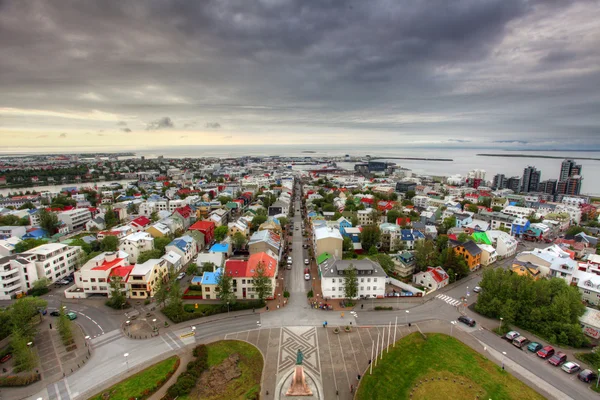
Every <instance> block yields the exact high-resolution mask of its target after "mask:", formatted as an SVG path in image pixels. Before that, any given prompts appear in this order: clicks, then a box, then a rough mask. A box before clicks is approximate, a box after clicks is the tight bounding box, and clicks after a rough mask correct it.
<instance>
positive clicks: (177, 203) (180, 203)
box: [168, 200, 187, 212]
mask: <svg viewBox="0 0 600 400" xmlns="http://www.w3.org/2000/svg"><path fill="white" fill-rule="evenodd" d="M186 205H187V202H186V201H185V200H169V208H168V210H169V211H170V212H173V211H175V209H176V208H179V207H185V206H186Z"/></svg>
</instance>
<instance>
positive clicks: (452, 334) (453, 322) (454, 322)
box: [450, 321, 456, 336]
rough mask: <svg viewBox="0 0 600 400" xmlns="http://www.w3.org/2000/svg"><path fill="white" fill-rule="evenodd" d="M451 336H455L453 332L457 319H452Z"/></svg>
mask: <svg viewBox="0 0 600 400" xmlns="http://www.w3.org/2000/svg"><path fill="white" fill-rule="evenodd" d="M450 324H451V325H450V336H454V333H453V332H452V330H453V328H454V325H456V321H450Z"/></svg>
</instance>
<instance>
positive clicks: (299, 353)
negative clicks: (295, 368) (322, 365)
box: [296, 349, 304, 365]
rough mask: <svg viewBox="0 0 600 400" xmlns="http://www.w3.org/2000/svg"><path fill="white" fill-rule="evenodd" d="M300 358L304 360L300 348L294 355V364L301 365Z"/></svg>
mask: <svg viewBox="0 0 600 400" xmlns="http://www.w3.org/2000/svg"><path fill="white" fill-rule="evenodd" d="M302 360H304V354H302V350H300V349H298V354H297V355H296V365H302Z"/></svg>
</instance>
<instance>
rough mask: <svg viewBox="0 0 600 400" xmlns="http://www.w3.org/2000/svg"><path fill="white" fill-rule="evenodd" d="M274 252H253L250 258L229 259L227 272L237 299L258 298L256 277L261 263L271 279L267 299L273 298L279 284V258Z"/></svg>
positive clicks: (226, 266) (226, 265) (226, 263)
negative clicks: (255, 286)
mask: <svg viewBox="0 0 600 400" xmlns="http://www.w3.org/2000/svg"><path fill="white" fill-rule="evenodd" d="M274 256H275V254H273V253H256V254H252V255H251V256H250V257H249V258H248V260H227V261H226V262H225V274H226V275H227V276H231V278H232V282H231V283H232V287H233V293H234V294H235V297H236V298H237V299H241V300H242V299H258V296H257V294H256V290H255V288H254V277H255V276H256V270H257V268H258V265H259V264H262V266H263V268H264V272H265V275H266V276H267V277H269V278H270V280H271V293H269V294H268V295H267V299H269V298H273V293H274V291H275V287H276V284H277V280H276V279H277V260H276V259H275V257H274Z"/></svg>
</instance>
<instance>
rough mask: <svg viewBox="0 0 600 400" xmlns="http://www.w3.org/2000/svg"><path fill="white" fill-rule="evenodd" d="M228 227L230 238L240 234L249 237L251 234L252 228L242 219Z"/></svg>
mask: <svg viewBox="0 0 600 400" xmlns="http://www.w3.org/2000/svg"><path fill="white" fill-rule="evenodd" d="M227 227H228V228H229V232H228V235H229V236H233V235H235V234H236V233H238V232H239V233H241V234H242V235H244V237H248V234H249V233H250V228H249V227H248V224H247V223H246V221H245V220H244V219H242V218H240V219H238V220H237V221H235V222H230V223H229V224H227Z"/></svg>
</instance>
